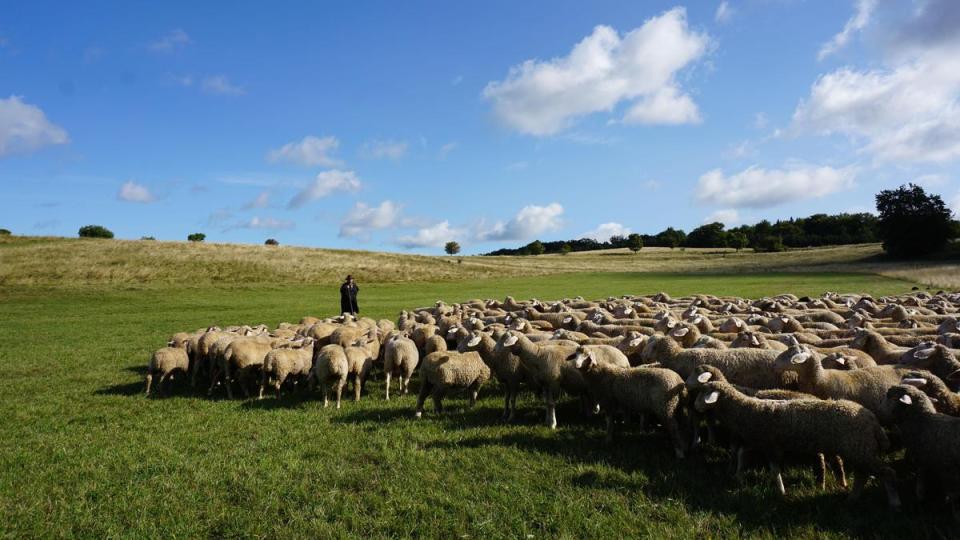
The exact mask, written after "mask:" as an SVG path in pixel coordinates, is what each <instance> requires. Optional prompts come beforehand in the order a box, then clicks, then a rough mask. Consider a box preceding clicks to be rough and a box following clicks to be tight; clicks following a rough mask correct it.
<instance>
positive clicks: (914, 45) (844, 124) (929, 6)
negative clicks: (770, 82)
mask: <svg viewBox="0 0 960 540" xmlns="http://www.w3.org/2000/svg"><path fill="white" fill-rule="evenodd" d="M944 25H947V26H951V25H952V33H951V32H946V31H945V30H943V28H942V27H943V26H944ZM885 34H889V35H890V36H894V37H893V38H891V40H892V42H891V43H892V44H891V45H890V51H889V53H888V55H887V58H886V60H885V62H884V65H883V66H882V67H878V68H873V69H856V68H852V67H844V68H840V69H837V70H835V71H832V72H829V73H826V74H824V75H822V76H820V77H819V78H818V79H817V80H816V81H815V82H814V83H813V86H812V87H811V89H810V95H809V96H808V97H807V98H806V99H804V100H802V101H801V102H800V104H799V105H798V106H797V108H796V110H795V111H794V115H793V122H792V128H793V130H794V132H797V133H815V134H819V135H831V134H839V135H844V136H847V137H850V138H851V139H853V140H854V141H855V142H856V143H857V144H859V145H860V151H862V152H867V153H870V154H872V155H873V156H875V157H876V159H877V160H878V161H901V162H946V161H953V160H955V159H957V158H960V37H958V36H960V7H958V3H957V2H954V1H950V2H943V1H934V0H930V1H928V2H925V3H924V4H923V5H922V9H921V10H919V11H914V13H913V15H912V16H911V17H910V18H908V19H907V20H906V21H904V22H903V23H902V24H901V26H900V27H899V28H891V29H887V30H886V31H885Z"/></svg>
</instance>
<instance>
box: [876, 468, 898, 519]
mask: <svg viewBox="0 0 960 540" xmlns="http://www.w3.org/2000/svg"><path fill="white" fill-rule="evenodd" d="M880 480H881V481H882V482H883V488H884V489H885V490H886V491H887V504H889V505H890V508H891V509H893V510H900V494H899V493H897V473H895V472H894V471H893V469H891V468H890V467H883V468H882V469H881V470H880Z"/></svg>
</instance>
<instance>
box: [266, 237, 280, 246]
mask: <svg viewBox="0 0 960 540" xmlns="http://www.w3.org/2000/svg"><path fill="white" fill-rule="evenodd" d="M264 244H266V245H268V246H279V245H280V242H278V241H277V239H276V238H267V241H266V242H264Z"/></svg>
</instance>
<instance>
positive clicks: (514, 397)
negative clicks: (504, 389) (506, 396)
mask: <svg viewBox="0 0 960 540" xmlns="http://www.w3.org/2000/svg"><path fill="white" fill-rule="evenodd" d="M519 393H520V389H519V388H514V389H513V392H512V393H511V395H510V413H509V414H508V415H507V422H512V421H513V419H514V418H515V417H516V416H517V394H519Z"/></svg>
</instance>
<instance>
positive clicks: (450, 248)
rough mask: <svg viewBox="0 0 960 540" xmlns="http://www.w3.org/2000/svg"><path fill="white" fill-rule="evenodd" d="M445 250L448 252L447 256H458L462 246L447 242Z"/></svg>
mask: <svg viewBox="0 0 960 540" xmlns="http://www.w3.org/2000/svg"><path fill="white" fill-rule="evenodd" d="M443 250H444V251H446V252H447V255H456V254H457V253H460V244H458V243H456V242H453V241H450V242H447V244H446V245H445V246H443Z"/></svg>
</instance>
